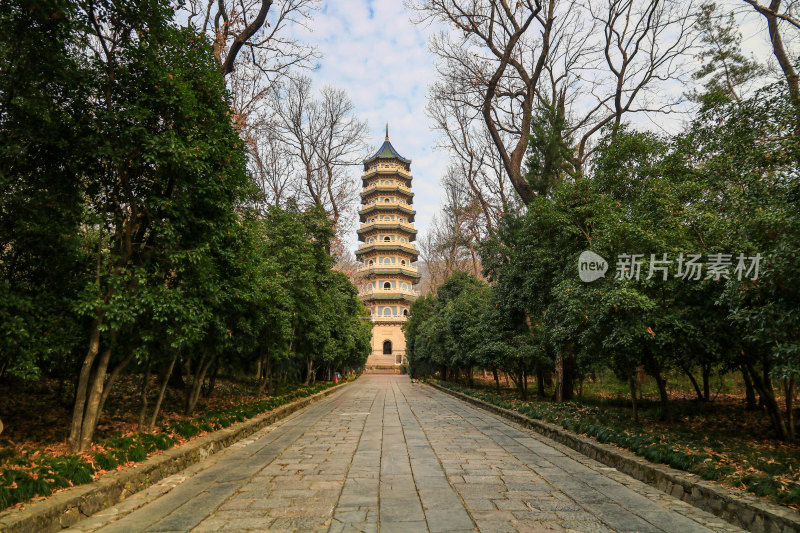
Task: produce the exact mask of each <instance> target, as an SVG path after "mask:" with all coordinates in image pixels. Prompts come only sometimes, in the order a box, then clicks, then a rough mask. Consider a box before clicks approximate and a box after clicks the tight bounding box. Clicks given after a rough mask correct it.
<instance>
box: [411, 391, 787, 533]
mask: <svg viewBox="0 0 800 533" xmlns="http://www.w3.org/2000/svg"><path fill="white" fill-rule="evenodd" d="M426 385H428V386H430V387H432V388H434V389H436V390H438V391H441V392H443V393H445V394H449V395H450V396H454V397H456V398H458V399H460V400H463V401H465V402H468V403H471V404H473V405H476V406H478V407H480V408H482V409H484V410H486V411H490V412H492V413H495V414H498V415H500V416H502V417H503V418H507V419H509V420H512V421H514V422H516V423H518V424H520V425H521V426H524V427H526V428H528V429H532V430H534V431H536V432H537V433H540V434H542V435H544V436H546V437H548V438H550V439H552V440H554V441H556V442H558V443H560V444H563V445H565V446H567V447H569V448H572V449H573V450H575V451H577V452H580V453H581V454H583V455H586V456H587V457H590V458H591V459H594V460H595V461H598V462H600V463H603V464H605V465H607V466H611V467H614V468H616V469H617V470H619V471H620V472H622V473H624V474H627V475H629V476H631V477H632V478H634V479H637V480H639V481H642V482H644V483H647V484H648V485H651V486H653V487H655V488H657V489H659V490H661V491H662V492H665V493H667V494H669V495H671V496H673V497H675V498H678V499H679V500H682V501H684V502H686V503H688V504H690V505H693V506H695V507H697V508H699V509H702V510H704V511H707V512H709V513H711V514H713V515H715V516H717V517H719V518H722V519H723V520H725V521H727V522H729V523H731V524H733V525H735V526H739V527H741V528H744V529H746V530H748V531H752V532H754V533H762V532H763V533H799V532H800V513H798V512H794V511H791V510H790V509H787V508H784V507H781V506H779V505H776V504H773V503H770V502H766V501H764V500H762V499H761V498H758V497H757V496H752V495H750V494H747V493H740V492H738V491H737V492H735V491H733V490H730V489H727V488H725V487H721V486H718V485H712V484H711V483H708V482H706V481H705V480H702V479H701V478H699V477H698V476H696V475H694V474H690V473H687V472H682V471H680V470H676V469H674V468H671V467H669V466H666V465H661V464H654V463H650V462H648V461H646V460H645V459H642V458H640V457H638V456H637V455H635V454H633V453H632V452H629V451H627V450H623V449H621V448H618V447H616V446H612V445H609V444H603V443H600V442H597V441H596V440H594V439H591V438H589V437H583V436H580V435H575V434H573V433H570V432H568V431H566V430H565V429H562V428H560V427H558V426H556V425H555V424H550V423H548V422H542V421H540V420H534V419H532V418H528V417H527V416H525V415H523V414H522V413H519V412H517V411H513V410H511V409H505V408H503V407H498V406H496V405H492V404H490V403H488V402H485V401H483V400H481V399H479V398H474V397H472V396H470V395H468V394H464V393H461V392H458V391H454V390H451V389H448V388H447V387H443V386H442V385H439V384H438V383H430V382H428V383H426Z"/></svg>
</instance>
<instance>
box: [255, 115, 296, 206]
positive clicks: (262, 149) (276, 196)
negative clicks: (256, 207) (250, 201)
mask: <svg viewBox="0 0 800 533" xmlns="http://www.w3.org/2000/svg"><path fill="white" fill-rule="evenodd" d="M254 133H255V135H253V136H251V137H250V138H249V153H250V169H251V172H252V174H253V179H254V181H255V184H256V186H257V187H258V189H259V191H260V193H261V199H262V202H263V205H262V206H261V207H262V210H263V208H264V207H266V206H270V205H274V206H279V207H280V206H284V205H286V202H287V201H288V200H290V199H291V179H292V160H291V154H290V152H289V150H288V148H287V147H286V146H285V145H284V144H283V142H282V141H281V140H280V139H279V138H278V137H277V136H276V135H274V128H273V127H271V124H269V123H266V124H263V123H262V124H259V125H258V127H257V128H254Z"/></svg>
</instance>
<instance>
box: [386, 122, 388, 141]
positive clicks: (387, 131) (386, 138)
mask: <svg viewBox="0 0 800 533" xmlns="http://www.w3.org/2000/svg"><path fill="white" fill-rule="evenodd" d="M386 141H387V142H388V141H389V123H388V122H387V123H386Z"/></svg>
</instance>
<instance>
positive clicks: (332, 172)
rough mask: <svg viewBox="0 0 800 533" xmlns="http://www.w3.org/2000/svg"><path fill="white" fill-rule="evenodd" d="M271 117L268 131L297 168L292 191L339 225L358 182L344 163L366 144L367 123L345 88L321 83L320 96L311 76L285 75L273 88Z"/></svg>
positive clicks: (357, 158) (352, 160) (355, 160)
mask: <svg viewBox="0 0 800 533" xmlns="http://www.w3.org/2000/svg"><path fill="white" fill-rule="evenodd" d="M272 107H273V109H274V110H275V119H274V123H273V126H272V127H273V128H274V129H273V130H272V131H271V134H272V135H274V136H275V137H276V138H277V139H280V142H281V143H283V145H284V146H285V147H286V148H287V150H288V152H289V155H290V157H291V160H292V172H293V173H295V174H296V176H297V178H298V179H297V181H296V182H295V183H294V194H296V197H297V198H298V201H300V202H301V204H302V205H305V206H311V205H317V206H321V207H322V208H324V209H325V211H326V212H327V213H328V215H329V216H330V217H331V220H332V221H333V224H334V227H336V229H337V230H339V229H340V228H339V225H340V224H341V223H342V215H343V214H344V213H345V211H346V209H347V207H348V206H350V205H352V204H353V203H354V199H355V197H356V192H357V183H356V181H355V179H354V178H353V176H352V175H351V174H350V172H349V168H350V167H353V166H354V165H356V164H358V163H359V162H360V159H361V155H362V153H363V149H364V148H365V146H366V144H365V138H366V134H367V126H366V123H365V122H363V121H361V120H359V119H358V118H357V117H356V116H355V115H354V114H353V103H352V102H351V101H350V99H349V98H348V96H347V94H346V93H345V92H344V91H342V90H339V89H335V88H333V87H328V86H326V87H323V88H322V90H321V94H320V98H319V99H316V98H314V96H313V94H312V92H311V80H310V79H309V78H307V77H298V78H296V79H292V80H288V81H287V83H286V84H284V85H282V86H280V87H279V88H278V89H277V90H276V91H275V92H274V93H273V100H272Z"/></svg>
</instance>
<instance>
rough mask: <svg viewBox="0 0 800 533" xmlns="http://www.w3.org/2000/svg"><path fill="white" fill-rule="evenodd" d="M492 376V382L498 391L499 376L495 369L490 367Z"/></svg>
mask: <svg viewBox="0 0 800 533" xmlns="http://www.w3.org/2000/svg"><path fill="white" fill-rule="evenodd" d="M492 376H494V384H495V386H496V387H497V392H500V376H499V375H498V374H497V369H496V368H493V369H492Z"/></svg>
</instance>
